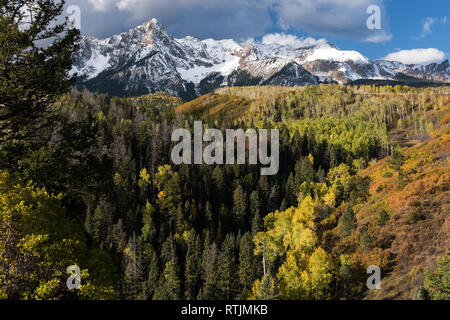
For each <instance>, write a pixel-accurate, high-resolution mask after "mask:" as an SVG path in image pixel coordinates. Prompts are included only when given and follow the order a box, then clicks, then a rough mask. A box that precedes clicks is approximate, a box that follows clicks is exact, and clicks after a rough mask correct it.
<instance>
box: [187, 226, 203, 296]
mask: <svg viewBox="0 0 450 320" xmlns="http://www.w3.org/2000/svg"><path fill="white" fill-rule="evenodd" d="M184 275H185V297H186V299H187V300H194V299H195V298H196V297H197V295H198V291H199V289H200V276H201V243H200V237H199V236H198V235H197V234H196V232H195V230H194V229H192V230H191V232H190V233H189V236H188V239H187V253H186V268H185V271H184Z"/></svg>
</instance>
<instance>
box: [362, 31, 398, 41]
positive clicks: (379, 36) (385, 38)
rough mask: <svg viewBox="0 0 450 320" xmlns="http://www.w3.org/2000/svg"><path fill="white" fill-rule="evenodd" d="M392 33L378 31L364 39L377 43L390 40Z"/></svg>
mask: <svg viewBox="0 0 450 320" xmlns="http://www.w3.org/2000/svg"><path fill="white" fill-rule="evenodd" d="M392 37H393V36H392V34H391V33H385V32H380V33H378V34H375V35H373V36H368V37H367V38H366V39H365V41H366V42H373V43H379V42H386V41H390V40H392Z"/></svg>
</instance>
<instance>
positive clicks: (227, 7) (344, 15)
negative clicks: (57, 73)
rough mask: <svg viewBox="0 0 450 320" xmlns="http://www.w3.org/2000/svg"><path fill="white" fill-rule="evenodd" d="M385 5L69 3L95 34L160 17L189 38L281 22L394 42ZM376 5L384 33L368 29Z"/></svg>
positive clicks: (311, 1)
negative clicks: (370, 10)
mask: <svg viewBox="0 0 450 320" xmlns="http://www.w3.org/2000/svg"><path fill="white" fill-rule="evenodd" d="M384 1H386V0H67V2H68V4H77V5H80V6H81V7H82V8H83V17H84V18H83V19H84V20H85V22H86V21H87V22H86V23H85V27H86V29H88V31H90V34H93V35H98V34H99V33H101V36H104V35H111V32H115V33H117V31H118V30H120V31H125V30H127V29H129V28H132V27H135V26H136V25H138V24H141V23H143V22H145V21H148V20H150V19H151V18H157V19H158V20H160V21H161V22H162V23H163V24H164V25H165V26H166V27H167V29H168V31H169V32H170V33H171V34H173V35H174V36H176V37H181V36H185V35H187V34H189V35H193V36H196V37H199V38H205V37H213V38H230V37H231V38H236V39H245V38H249V37H252V36H259V35H262V34H264V33H265V31H266V30H267V28H269V27H270V26H272V25H273V23H276V24H278V25H279V26H280V27H282V28H283V29H285V30H287V29H289V28H292V29H294V30H297V31H304V32H308V33H311V34H312V35H317V36H338V37H346V38H352V39H356V40H361V41H370V42H382V41H386V40H389V39H390V38H391V35H390V34H389V30H388V20H387V18H386V15H385V9H384V8H383V2H384ZM370 5H378V6H380V7H381V8H382V11H381V13H382V30H369V29H368V28H367V24H366V21H367V19H368V18H369V15H368V14H367V12H366V11H367V8H368V7H369V6H370ZM273 14H275V21H274V15H273ZM87 19H89V21H88V20H87ZM86 29H85V30H86ZM99 30H101V32H99ZM92 31H93V32H92Z"/></svg>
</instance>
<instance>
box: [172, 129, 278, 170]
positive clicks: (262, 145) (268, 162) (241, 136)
mask: <svg viewBox="0 0 450 320" xmlns="http://www.w3.org/2000/svg"><path fill="white" fill-rule="evenodd" d="M269 134H270V153H271V154H270V156H269V155H268V152H269V150H268V143H269ZM225 136H226V138H225V141H224V137H223V134H222V132H221V131H220V130H218V129H206V130H205V132H204V133H203V123H202V122H201V121H195V122H194V138H193V140H194V152H192V136H191V133H190V131H189V130H187V129H176V130H175V131H174V132H173V133H172V142H179V143H178V144H177V145H176V146H175V147H174V148H173V149H172V153H171V159H172V162H173V163H174V164H176V165H180V164H203V163H206V164H208V165H213V164H217V165H222V164H224V163H226V164H245V163H246V154H247V152H246V150H247V149H248V164H255V165H256V164H258V161H259V164H261V165H263V166H268V167H265V168H261V175H263V176H270V175H275V174H277V173H278V170H279V168H280V154H279V150H280V133H279V130H277V129H270V130H267V129H259V130H258V132H257V131H256V130H255V129H248V130H247V131H246V132H245V133H244V130H242V129H236V130H234V129H227V130H226V131H225ZM247 141H248V144H247ZM204 142H209V143H210V144H209V145H207V146H206V147H205V148H204V149H203V143H204ZM224 146H226V148H225V149H226V156H225V158H224ZM235 146H237V148H236V152H235ZM236 155H237V161H236Z"/></svg>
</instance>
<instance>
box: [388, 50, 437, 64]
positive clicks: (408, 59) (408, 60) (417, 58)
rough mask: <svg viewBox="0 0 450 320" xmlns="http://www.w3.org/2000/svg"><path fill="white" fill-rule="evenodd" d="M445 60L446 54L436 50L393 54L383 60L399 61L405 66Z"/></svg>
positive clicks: (407, 51) (404, 51)
mask: <svg viewBox="0 0 450 320" xmlns="http://www.w3.org/2000/svg"><path fill="white" fill-rule="evenodd" d="M444 58H445V53H444V52H442V51H440V50H438V49H435V48H428V49H412V50H400V51H397V52H392V53H390V54H388V55H387V56H386V57H384V58H383V60H388V61H397V62H401V63H405V64H429V63H433V62H441V61H442V60H443V59H444Z"/></svg>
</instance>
